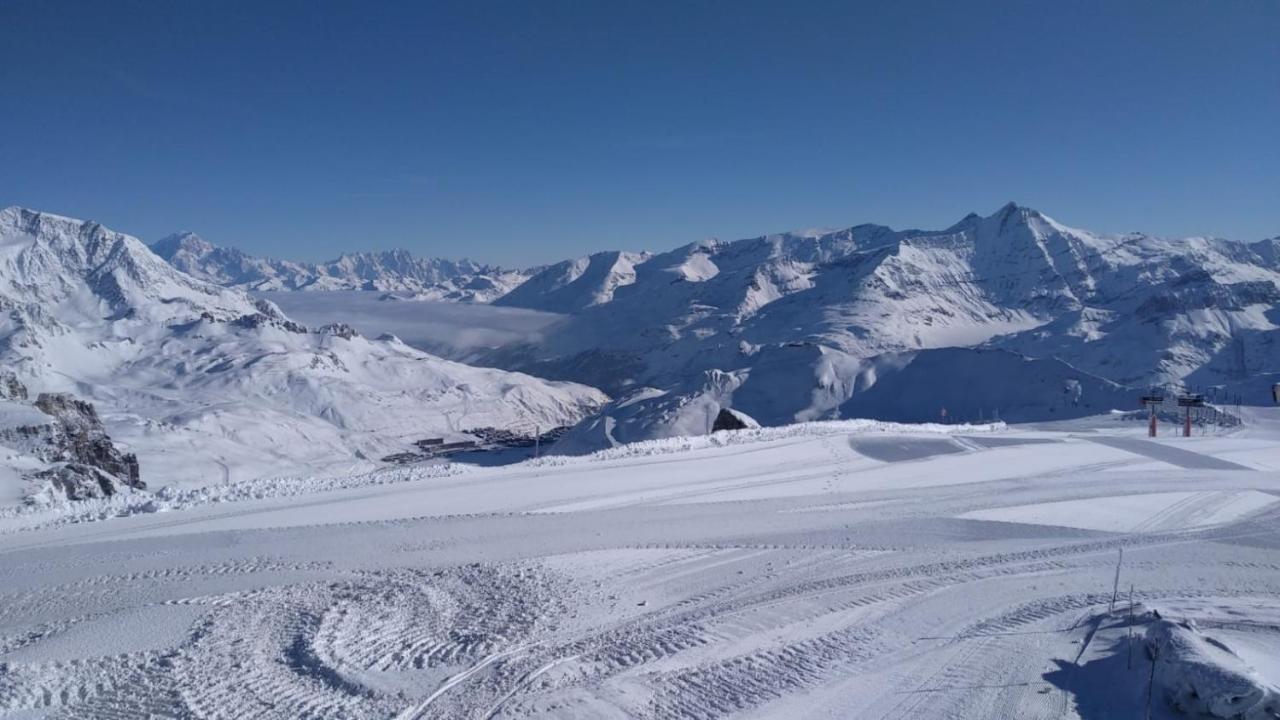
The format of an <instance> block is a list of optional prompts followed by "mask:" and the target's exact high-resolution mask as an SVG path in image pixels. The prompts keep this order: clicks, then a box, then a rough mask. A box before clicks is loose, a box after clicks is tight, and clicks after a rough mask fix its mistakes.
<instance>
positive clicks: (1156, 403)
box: [1142, 392, 1164, 437]
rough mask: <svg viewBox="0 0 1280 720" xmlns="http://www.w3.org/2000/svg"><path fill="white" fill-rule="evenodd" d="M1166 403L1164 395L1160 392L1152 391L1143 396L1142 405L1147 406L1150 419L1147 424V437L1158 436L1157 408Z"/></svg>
mask: <svg viewBox="0 0 1280 720" xmlns="http://www.w3.org/2000/svg"><path fill="white" fill-rule="evenodd" d="M1163 404H1164V396H1163V395H1161V394H1159V393H1154V392H1153V393H1151V394H1150V395H1143V396H1142V405H1143V407H1145V408H1147V414H1148V416H1149V417H1150V420H1149V422H1148V424H1147V437H1155V436H1156V408H1157V407H1160V406H1161V405H1163Z"/></svg>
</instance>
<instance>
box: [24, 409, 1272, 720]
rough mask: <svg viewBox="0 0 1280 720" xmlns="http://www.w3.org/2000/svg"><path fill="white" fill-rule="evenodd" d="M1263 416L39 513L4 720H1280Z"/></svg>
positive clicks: (694, 443)
mask: <svg viewBox="0 0 1280 720" xmlns="http://www.w3.org/2000/svg"><path fill="white" fill-rule="evenodd" d="M1261 419H1262V418H1258V419H1257V420H1259V421H1258V422H1254V423H1252V424H1251V425H1249V426H1246V428H1245V429H1244V430H1241V431H1238V432H1235V433H1231V434H1222V435H1210V436H1206V437H1195V438H1190V439H1182V438H1161V439H1159V440H1156V441H1150V440H1147V439H1146V438H1144V437H1141V436H1140V435H1138V434H1137V433H1140V432H1141V430H1142V428H1140V427H1136V426H1132V425H1131V424H1124V423H1118V422H1115V421H1111V420H1099V421H1098V422H1097V423H1095V424H1094V425H1093V426H1089V425H1088V424H1087V423H1083V422H1074V423H1072V424H1070V425H1069V426H1067V425H1061V426H1040V427H1039V428H1037V429H1036V430H1034V431H1032V430H1028V429H1025V428H1018V427H1012V428H1007V427H1004V426H950V427H947V426H894V425H888V424H885V423H872V422H866V421H863V422H859V421H848V422H830V423H814V424H807V425H795V426H789V427H784V428H772V429H768V428H766V429H754V430H744V431H735V432H729V433H717V434H715V435H712V436H709V437H700V438H677V439H670V440H662V441H652V442H648V443H641V444H637V445H630V446H621V447H617V448H613V449H611V450H607V451H604V452H601V453H597V454H595V455H588V456H583V457H548V458H543V459H541V460H536V461H529V462H525V463H520V464H517V465H511V466H506V467H501V468H476V467H462V466H456V465H455V466H416V467H408V468H397V469H394V470H387V471H385V472H375V473H372V474H365V475H358V476H351V477H348V478H340V479H332V478H327V479H323V480H321V479H311V478H293V479H286V480H277V481H273V482H271V483H266V484H262V485H260V486H257V487H252V486H250V485H248V484H244V483H231V484H218V485H214V486H211V487H209V488H206V489H203V490H202V489H197V488H183V489H181V491H178V490H174V491H169V492H160V493H158V494H157V495H156V496H155V497H151V498H146V497H145V496H144V495H142V494H138V495H137V496H125V497H118V498H113V499H112V500H111V501H110V502H108V503H101V504H99V505H96V506H82V507H83V508H85V509H78V510H76V511H47V510H42V511H29V512H25V513H16V514H10V515H8V516H6V517H3V518H0V717H15V718H34V717H52V718H138V717H174V718H249V717H254V718H256V717H266V718H525V717H555V718H624V717H626V718H630V717H639V718H672V717H689V718H718V717H740V718H802V717H831V718H872V719H882V718H883V719H895V718H900V719H906V718H944V717H945V718H975V719H977V718H1010V719H1012V718H1018V719H1023V718H1084V719H1088V720H1097V719H1101V718H1141V717H1144V716H1145V712H1146V703H1147V699H1148V697H1150V698H1151V703H1152V717H1154V718H1163V719H1167V718H1175V717H1222V718H1226V717H1237V716H1240V717H1247V718H1263V717H1274V715H1273V714H1267V713H1269V712H1272V711H1273V710H1274V706H1273V705H1272V703H1273V702H1274V699H1275V697H1276V688H1277V687H1278V686H1280V660H1277V658H1280V640H1278V638H1280V556H1278V555H1277V549H1278V548H1280V524H1278V523H1277V518H1280V505H1277V504H1276V500H1277V498H1280V468H1278V467H1277V465H1278V463H1277V459H1276V458H1277V453H1280V442H1278V441H1280V435H1276V434H1272V433H1271V431H1270V430H1268V429H1267V428H1273V427H1276V424H1275V423H1270V424H1268V423H1265V422H1261ZM157 484H159V483H157ZM113 515H123V516H122V517H108V518H107V519H101V520H97V521H92V522H90V520H95V519H96V518H99V517H103V516H113ZM1121 549H1123V562H1122V564H1120V565H1119V568H1120V569H1119V579H1118V581H1117V580H1116V568H1117V564H1118V561H1119V560H1120V555H1121V553H1120V551H1121ZM1117 586H1118V588H1119V593H1117V594H1116V597H1115V598H1114V603H1113V588H1114V587H1117ZM1130 588H1132V602H1133V611H1132V613H1131V612H1130V597H1131V596H1130ZM1153 657H1154V658H1155V660H1156V663H1155V664H1156V667H1155V672H1153V671H1152V658H1153ZM1153 678H1154V681H1153ZM1196 713H1200V714H1198V715H1197V714H1196ZM1205 713H1208V714H1205ZM1224 713H1234V714H1224Z"/></svg>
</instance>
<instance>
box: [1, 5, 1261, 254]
mask: <svg viewBox="0 0 1280 720" xmlns="http://www.w3.org/2000/svg"><path fill="white" fill-rule="evenodd" d="M1278 30H1280V3H1276V2H1247V1H1240V2H1207V1H1206V2H1176V1H1174V0H1167V1H1161V2H1114V1H1112V2H1096V3H1095V2H1072V3H1062V2H1034V1H1024V2H1011V3H1000V2H982V3H963V2H903V3H884V2H877V3H866V4H860V3H856V2H831V3H826V2H794V3H783V2H751V1H749V0H748V1H736V2H691V1H687V0H686V1H682V2H669V3H668V2H657V1H654V2H629V1H621V0H619V1H617V2H612V1H606V2H595V1H585V0H584V1H582V2H558V1H555V0H536V1H534V2H525V1H522V2H509V3H508V2H491V1H488V0H473V1H469V2H457V3H443V2H412V3H391V2H387V3H359V2H323V1H308V2H291V1H288V0H272V1H271V2H233V1H230V0H218V1H214V0H206V1H203V2H194V1H193V2H131V1H130V0H112V2H98V1H94V2H63V1H59V0H0V87H3V91H2V93H3V94H2V95H0V96H2V97H3V98H4V100H3V105H0V169H2V170H0V206H5V205H13V204H18V205H25V206H30V207H36V208H39V209H44V210H49V211H52V212H58V213H61V214H67V215H73V216H78V217H86V218H92V219H95V220H99V221H101V222H103V223H105V224H107V225H110V226H112V227H114V228H117V229H120V230H123V231H126V232H130V233H132V234H135V235H139V236H141V237H143V238H144V239H146V240H149V241H150V240H155V239H158V238H159V237H161V236H163V235H165V234H167V233H169V232H172V231H175V230H179V229H190V230H195V231H196V232H199V233H200V234H202V235H204V236H205V237H206V238H208V239H210V240H211V241H213V242H217V243H220V244H226V245H234V246H238V247H241V248H243V249H245V250H247V251H250V252H254V253H260V254H268V255H273V256H278V257H291V258H299V259H313V260H314V259H322V258H325V257H328V256H331V255H336V254H337V253H339V252H341V251H342V250H355V249H382V248H391V247H406V248H409V249H411V250H413V251H415V252H418V253H422V254H434V255H443V256H463V255H465V256H470V257H474V258H476V259H480V260H488V261H493V262H499V263H504V264H511V265H521V264H527V263H534V262H545V261H551V260H556V259H559V258H562V257H567V256H571V255H576V254H581V253H585V252H588V251H591V250H597V249H606V248H629V249H666V248H670V247H674V246H676V245H680V244H683V243H686V242H691V241H694V240H699V239H703V238H707V237H720V238H723V239H734V238H739V237H747V236H753V235H758V234H762V233H766V232H773V231H780V230H786V229H795V228H805V227H813V226H844V225H852V224H857V223H861V222H880V223H885V224H889V225H893V226H895V227H926V228H929V227H942V226H946V225H948V224H950V223H952V222H954V221H955V220H957V219H959V218H960V217H961V216H963V215H964V214H965V213H967V212H969V211H970V210H976V211H978V212H982V213H984V214H985V213H989V212H992V211H994V210H995V209H996V208H997V207H998V206H999V205H1001V204H1002V203H1004V202H1005V201H1007V200H1011V199H1012V200H1016V201H1018V202H1020V203H1023V204H1027V205H1031V206H1032V207H1036V208H1037V209H1040V210H1042V211H1044V212H1046V213H1047V214H1049V215H1052V216H1054V217H1056V218H1058V219H1059V220H1061V221H1063V222H1066V223H1068V224H1074V225H1078V226H1082V227H1087V228H1090V229H1096V230H1100V231H1107V232H1123V231H1130V230H1145V231H1149V232H1157V233H1164V234H1176V235H1181V234H1216V235H1223V236H1227V237H1236V238H1240V239H1257V238H1261V237H1265V236H1272V235H1277V234H1280V42H1277V40H1276V38H1277V31H1278Z"/></svg>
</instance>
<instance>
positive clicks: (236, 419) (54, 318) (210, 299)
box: [0, 208, 607, 485]
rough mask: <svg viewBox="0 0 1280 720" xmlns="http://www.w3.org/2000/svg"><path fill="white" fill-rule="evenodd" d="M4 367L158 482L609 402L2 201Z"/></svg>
mask: <svg viewBox="0 0 1280 720" xmlns="http://www.w3.org/2000/svg"><path fill="white" fill-rule="evenodd" d="M0 312H2V313H3V314H2V315H0V366H3V367H4V368H7V369H9V370H11V371H12V372H14V373H15V374H16V377H17V378H18V380H19V381H20V382H21V383H22V384H23V385H25V386H26V387H27V388H29V389H30V391H31V393H32V394H33V395H34V394H35V393H44V392H66V393H71V394H73V395H74V396H76V397H79V398H82V399H85V400H90V401H92V402H93V403H94V405H96V406H97V408H98V411H99V412H100V413H101V416H102V419H103V422H104V425H105V427H106V430H107V431H108V432H109V433H110V436H111V438H112V439H114V440H115V441H117V442H120V443H121V444H122V445H123V446H124V447H125V448H126V449H127V450H129V451H131V452H134V453H136V454H137V456H138V459H139V462H140V464H141V466H142V471H143V474H144V475H145V476H146V477H147V478H148V483H149V484H155V485H165V484H169V483H171V482H175V481H186V480H190V481H199V482H204V483H208V482H210V481H211V480H212V481H217V480H218V479H226V480H230V479H242V478H250V477H257V476H260V475H264V474H272V473H274V474H284V473H293V474H296V473H299V472H304V473H305V472H315V471H318V470H325V469H337V468H350V467H354V466H360V465H365V464H371V463H372V462H374V461H376V460H377V459H378V458H381V457H383V456H385V455H388V454H390V453H394V452H397V451H401V450H404V449H406V448H409V447H411V444H412V442H413V441H415V440H418V439H421V438H425V437H446V438H453V439H463V438H465V437H466V432H467V431H468V430H470V429H475V428H485V427H497V428H509V429H514V430H517V431H518V430H521V429H523V428H524V427H525V426H531V425H533V424H538V425H540V426H541V427H544V428H547V427H555V426H558V425H565V424H571V423H573V422H575V421H577V420H578V419H580V418H581V417H583V416H584V415H585V414H587V413H588V412H590V411H592V410H593V409H594V408H596V407H597V406H598V405H600V404H601V403H602V402H604V401H605V400H606V399H607V398H605V397H604V396H603V395H602V394H601V393H599V392H598V391H596V390H594V389H592V388H588V387H584V386H581V385H577V384H573V383H565V382H546V381H543V380H540V379H537V378H534V377H529V376H527V375H522V374H518V373H510V372H504V371H501V370H493V369H485V368H476V367H470V366H466V365H462V364H459V363H454V362H449V361H446V360H442V359H440V358H438V357H434V356H431V355H428V354H426V353H423V352H421V351H418V350H415V349H413V348H410V347H408V346H406V345H404V344H403V343H401V342H400V341H399V340H397V339H395V338H394V337H385V338H378V339H368V338H365V337H361V336H360V335H358V334H356V333H355V332H354V331H352V330H351V329H350V328H347V327H344V326H328V327H323V328H319V329H309V328H306V327H303V326H301V325H299V324H298V323H295V322H292V321H291V320H289V318H287V317H286V316H285V315H284V314H283V313H281V312H280V311H279V309H278V308H276V307H275V306H274V305H272V304H271V303H268V302H265V301H260V300H258V301H255V300H253V299H251V298H250V297H249V296H248V295H246V294H245V293H244V292H243V291H242V290H239V289H233V288H225V287H221V286H219V285H215V284H213V283H209V282H205V281H203V280H200V279H197V278H195V277H192V276H191V275H188V274H186V273H184V272H181V271H180V270H178V269H176V268H175V267H173V266H172V265H170V264H169V263H167V262H165V261H164V260H163V259H161V258H160V257H159V256H157V255H155V254H154V253H152V252H151V250H149V249H148V248H147V247H146V246H145V245H144V244H142V243H141V242H140V241H139V240H137V239H135V238H133V237H130V236H128V235H123V234H121V233H117V232H114V231H111V230H108V229H106V228H104V227H102V226H101V225H99V224H97V223H92V222H84V221H80V220H73V219H70V218H65V217H59V216H56V215H50V214H47V213H40V212H35V211H31V210H26V209H22V208H8V209H5V210H2V211H0Z"/></svg>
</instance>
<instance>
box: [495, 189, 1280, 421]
mask: <svg viewBox="0 0 1280 720" xmlns="http://www.w3.org/2000/svg"><path fill="white" fill-rule="evenodd" d="M1278 282H1280V263H1278V262H1277V252H1276V241H1275V240H1266V241H1261V242H1257V243H1252V244H1248V243H1242V242H1235V241H1229V240H1222V239H1216V238H1182V239H1168V238H1158V237H1152V236H1148V235H1142V234H1129V235H1121V236H1108V235H1099V234H1096V233H1092V232H1088V231H1084V230H1078V229H1075V228H1071V227H1068V226H1066V225H1063V224H1062V223H1059V222H1057V221H1055V220H1053V219H1051V218H1049V217H1047V216H1045V215H1044V214H1042V213H1040V212H1037V211H1035V210H1032V209H1030V208H1026V207H1020V206H1018V205H1015V204H1012V203H1010V204H1008V205H1006V206H1005V207H1003V208H1000V209H999V210H998V211H997V212H995V213H993V214H991V215H989V216H986V217H980V216H978V215H976V214H971V215H969V216H967V217H965V218H963V219H962V220H960V221H959V222H957V223H956V224H955V225H953V226H951V227H949V228H947V229H945V230H938V231H923V230H893V229H891V228H888V227H883V226H878V225H859V226H856V227H852V228H848V229H845V230H839V231H835V232H822V233H795V234H792V233H788V234H780V235H768V236H763V237H758V238H752V239H747V240H739V241H736V242H719V241H708V242H699V243H694V244H691V245H686V246H684V247H681V248H678V249H676V250H672V251H670V252H666V253H661V254H656V255H626V254H621V253H602V254H599V255H594V256H591V257H590V258H585V259H582V260H579V261H574V262H571V263H561V264H559V265H556V266H552V267H550V268H548V269H546V270H544V271H543V272H542V273H540V274H538V275H535V276H534V277H532V278H531V279H530V280H529V281H528V282H526V283H525V284H524V285H523V286H521V287H519V288H517V289H516V290H515V291H513V292H512V293H511V294H509V295H507V296H505V297H503V298H501V299H500V300H498V303H499V304H506V305H511V306H517V307H525V308H531V309H538V310H552V311H557V312H571V313H572V316H571V318H570V320H569V321H567V322H563V323H559V324H557V325H556V326H554V327H553V328H551V329H550V331H549V332H548V333H547V334H546V336H545V337H544V338H542V339H541V340H540V341H539V342H536V343H529V344H525V345H523V346H520V347H507V348H503V349H501V350H499V351H497V352H495V353H493V354H492V355H491V356H490V357H488V358H486V361H487V362H489V363H493V364H498V365H501V366H504V367H508V368H513V369H515V368H518V369H524V370H527V371H529V372H532V373H535V374H539V375H543V376H545V377H555V378H563V379H573V380H577V381H580V382H585V383H588V384H593V385H596V386H598V387H601V388H603V389H605V390H606V391H609V392H610V393H613V394H616V395H618V396H619V400H618V401H617V403H615V404H614V405H613V406H611V407H610V408H608V409H607V411H606V416H609V417H612V419H613V422H612V424H613V425H614V426H616V427H617V428H619V430H618V432H619V433H620V434H623V435H626V436H628V437H651V436H655V435H656V436H663V435H667V434H676V433H677V432H679V433H686V432H690V431H697V430H700V431H701V432H706V431H707V430H709V429H710V425H709V423H710V422H711V420H710V418H714V417H715V416H716V414H717V412H716V410H717V409H718V408H720V407H732V408H734V409H736V410H739V411H741V412H744V413H746V414H747V415H750V416H752V417H754V418H756V419H757V420H759V421H760V422H763V423H765V424H781V423H786V422H794V421H797V420H811V419H822V418H832V417H874V418H881V419H892V420H901V421H922V420H935V419H939V418H942V417H944V414H943V413H944V411H945V413H946V415H945V417H949V418H951V419H965V420H968V419H979V418H980V417H984V416H985V417H991V416H992V415H998V416H999V417H1001V418H1004V419H1008V420H1014V421H1027V420H1050V419H1055V418H1063V417H1074V416H1079V415H1086V414H1095V413H1098V412H1105V411H1107V410H1109V409H1112V408H1120V407H1123V408H1129V407H1131V406H1132V405H1133V403H1134V398H1133V396H1134V392H1133V391H1134V389H1136V388H1144V387H1147V386H1150V385H1160V386H1166V387H1188V386H1194V387H1198V388H1210V387H1214V386H1216V387H1217V389H1218V390H1219V391H1221V393H1222V394H1225V395H1235V394H1239V395H1241V396H1243V397H1244V398H1245V402H1255V403H1260V402H1263V401H1264V400H1265V401H1267V402H1269V401H1270V398H1269V390H1268V388H1269V386H1270V383H1271V382H1272V381H1273V380H1274V379H1275V378H1277V377H1278V375H1277V373H1280V345H1277V340H1278V339H1280V332H1278V331H1277V326H1276V323H1277V322H1278V321H1280V309H1277V306H1276V303H1277V302H1280V289H1278V288H1277V283H1278ZM610 413H612V415H610ZM597 425H599V423H597ZM627 425H630V426H632V427H631V430H630V431H626V430H624V429H623V426H627Z"/></svg>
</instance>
